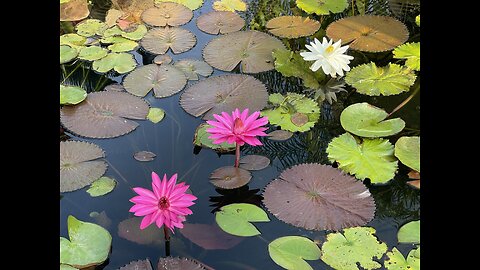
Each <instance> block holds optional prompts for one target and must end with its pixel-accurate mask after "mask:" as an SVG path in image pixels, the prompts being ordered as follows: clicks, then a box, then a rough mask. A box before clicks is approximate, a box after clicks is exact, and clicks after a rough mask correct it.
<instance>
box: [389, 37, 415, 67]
mask: <svg viewBox="0 0 480 270" xmlns="http://www.w3.org/2000/svg"><path fill="white" fill-rule="evenodd" d="M393 58H397V59H406V60H407V61H405V65H406V66H407V67H409V68H411V69H413V70H417V71H420V42H415V43H405V44H403V45H400V46H398V47H397V48H395V50H393Z"/></svg>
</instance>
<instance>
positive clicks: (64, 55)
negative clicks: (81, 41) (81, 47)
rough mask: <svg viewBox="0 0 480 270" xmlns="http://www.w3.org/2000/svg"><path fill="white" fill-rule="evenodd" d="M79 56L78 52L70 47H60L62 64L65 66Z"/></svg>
mask: <svg viewBox="0 0 480 270" xmlns="http://www.w3.org/2000/svg"><path fill="white" fill-rule="evenodd" d="M77 55H78V51H77V50H76V49H74V48H72V47H70V46H68V45H60V64H65V63H68V62H70V61H72V60H73V59H75V58H76V57H77Z"/></svg>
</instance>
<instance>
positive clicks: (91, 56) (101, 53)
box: [78, 46, 108, 61]
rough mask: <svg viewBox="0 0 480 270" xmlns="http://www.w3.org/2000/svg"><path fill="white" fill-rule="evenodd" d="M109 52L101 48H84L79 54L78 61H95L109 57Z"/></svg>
mask: <svg viewBox="0 0 480 270" xmlns="http://www.w3.org/2000/svg"><path fill="white" fill-rule="evenodd" d="M107 54H108V50H107V49H105V48H102V47H100V46H89V47H83V48H82V49H81V50H80V52H79V53H78V59H82V60H86V61H95V60H99V59H102V58H103V57H105V56H107Z"/></svg>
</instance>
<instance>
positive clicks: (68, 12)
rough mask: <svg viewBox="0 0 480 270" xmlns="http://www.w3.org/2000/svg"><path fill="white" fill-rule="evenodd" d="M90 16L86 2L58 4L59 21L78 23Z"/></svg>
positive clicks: (78, 0)
mask: <svg viewBox="0 0 480 270" xmlns="http://www.w3.org/2000/svg"><path fill="white" fill-rule="evenodd" d="M89 14H90V10H89V9H88V3H87V0H70V1H68V2H64V3H60V21H61V22H63V21H79V20H82V19H85V18H86V17H88V15H89Z"/></svg>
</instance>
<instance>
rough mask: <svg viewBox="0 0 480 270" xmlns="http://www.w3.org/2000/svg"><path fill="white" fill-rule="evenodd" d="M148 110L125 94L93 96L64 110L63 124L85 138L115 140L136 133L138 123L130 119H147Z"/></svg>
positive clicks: (138, 100)
mask: <svg viewBox="0 0 480 270" xmlns="http://www.w3.org/2000/svg"><path fill="white" fill-rule="evenodd" d="M148 110H149V106H148V104H147V103H146V102H145V101H144V100H142V99H140V98H138V97H135V96H132V95H130V94H128V93H125V92H117V91H101V92H92V93H89V94H88V95H87V98H86V99H85V100H84V101H83V102H82V103H80V104H78V105H76V106H66V107H63V108H62V109H61V110H60V121H61V122H62V124H63V126H64V127H65V128H67V129H69V130H70V131H72V132H74V133H76V134H78V135H81V136H85V137H89V138H114V137H118V136H121V135H124V134H127V133H129V132H131V131H133V130H134V129H135V128H136V127H137V126H138V123H137V122H135V121H133V120H130V119H134V120H143V119H146V117H147V114H148ZM99 177H100V176H99ZM97 179H98V177H97Z"/></svg>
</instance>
